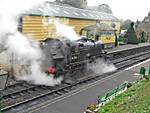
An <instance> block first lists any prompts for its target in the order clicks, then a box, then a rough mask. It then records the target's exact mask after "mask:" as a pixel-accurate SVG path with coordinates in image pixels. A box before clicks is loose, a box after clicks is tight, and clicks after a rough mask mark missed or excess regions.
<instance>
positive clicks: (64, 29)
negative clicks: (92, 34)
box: [55, 22, 80, 41]
mask: <svg viewBox="0 0 150 113" xmlns="http://www.w3.org/2000/svg"><path fill="white" fill-rule="evenodd" d="M55 25H56V31H57V34H58V35H60V36H63V37H65V38H67V39H69V40H71V41H74V40H78V39H80V38H79V36H78V35H77V34H76V32H75V31H74V29H73V27H71V26H67V25H65V24H60V23H59V22H55Z"/></svg>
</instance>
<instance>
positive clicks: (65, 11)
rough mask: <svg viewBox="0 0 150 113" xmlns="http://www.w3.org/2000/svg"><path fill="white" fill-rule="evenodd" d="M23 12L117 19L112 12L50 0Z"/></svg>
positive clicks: (94, 18) (92, 18) (28, 13)
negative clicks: (66, 4) (57, 3)
mask: <svg viewBox="0 0 150 113" xmlns="http://www.w3.org/2000/svg"><path fill="white" fill-rule="evenodd" d="M25 14H27V15H42V16H54V17H67V18H78V19H91V20H110V21H119V19H117V18H116V17H114V16H113V15H112V14H107V13H103V12H99V11H92V10H88V9H79V8H74V7H69V6H63V5H56V4H52V3H50V2H46V3H44V4H43V5H41V6H38V7H36V8H33V9H31V10H29V11H26V12H25Z"/></svg>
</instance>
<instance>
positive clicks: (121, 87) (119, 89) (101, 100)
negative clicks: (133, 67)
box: [98, 82, 128, 104]
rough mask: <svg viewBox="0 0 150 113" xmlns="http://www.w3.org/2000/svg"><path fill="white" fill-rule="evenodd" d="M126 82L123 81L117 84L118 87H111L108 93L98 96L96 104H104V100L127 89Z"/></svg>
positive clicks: (108, 99)
mask: <svg viewBox="0 0 150 113" xmlns="http://www.w3.org/2000/svg"><path fill="white" fill-rule="evenodd" d="M127 85H128V83H127V82H124V83H123V84H121V85H119V86H118V87H116V88H114V89H112V90H111V91H109V92H108V93H106V94H105V95H103V96H101V97H100V96H98V104H105V103H106V102H108V101H110V100H111V99H112V98H113V97H115V96H116V95H118V94H120V93H121V92H123V91H125V90H126V89H127Z"/></svg>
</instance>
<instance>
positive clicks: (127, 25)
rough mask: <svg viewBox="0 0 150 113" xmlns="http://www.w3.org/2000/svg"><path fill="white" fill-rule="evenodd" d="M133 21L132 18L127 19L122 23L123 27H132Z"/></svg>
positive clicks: (124, 28) (123, 28)
mask: <svg viewBox="0 0 150 113" xmlns="http://www.w3.org/2000/svg"><path fill="white" fill-rule="evenodd" d="M131 22H132V21H131V20H130V19H127V20H125V21H124V22H123V23H122V25H121V29H122V30H126V29H128V28H129V27H130V24H131Z"/></svg>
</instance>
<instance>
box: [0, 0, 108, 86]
mask: <svg viewBox="0 0 150 113" xmlns="http://www.w3.org/2000/svg"><path fill="white" fill-rule="evenodd" d="M10 2H12V4H14V3H17V4H15V5H12V4H11V3H10ZM28 2H29V1H26V0H12V1H9V0H1V1H0V25H1V26H0V34H1V36H0V41H1V43H0V45H1V46H0V47H1V49H0V51H1V52H2V53H1V54H0V58H1V61H0V63H2V64H5V66H7V67H8V70H11V72H12V73H13V74H14V76H15V78H16V79H18V80H25V81H27V82H30V83H33V84H40V85H48V86H53V85H56V84H60V83H61V81H62V80H63V77H64V75H65V74H66V73H69V74H72V73H74V72H75V71H76V70H87V69H89V68H91V67H92V66H90V65H88V64H91V62H97V60H96V58H98V57H103V53H102V45H101V44H100V43H96V42H94V41H93V40H87V39H86V38H82V39H79V37H78V36H77V34H76V33H75V31H73V28H71V27H68V26H66V25H62V24H60V23H58V22H55V23H56V30H57V33H58V35H60V36H61V37H64V39H65V40H62V39H61V40H59V39H52V38H48V39H46V40H45V41H43V42H42V43H39V42H36V41H33V40H29V38H27V37H25V36H24V35H22V34H21V33H19V32H18V31H17V18H16V17H17V16H18V15H19V14H20V13H21V12H22V11H24V10H26V9H28V8H30V7H33V6H34V5H35V3H37V0H36V1H35V0H30V3H29V4H28ZM39 2H40V1H38V3H39ZM8 5H10V6H8ZM7 7H9V8H7ZM75 40H77V41H75ZM85 42H86V43H85ZM3 56H5V57H3ZM97 64H98V66H97ZM94 65H96V66H95V67H98V68H100V67H101V65H100V63H94ZM94 65H93V66H94ZM87 66H88V68H87ZM106 67H107V65H106ZM92 69H93V71H95V69H96V68H92Z"/></svg>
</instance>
